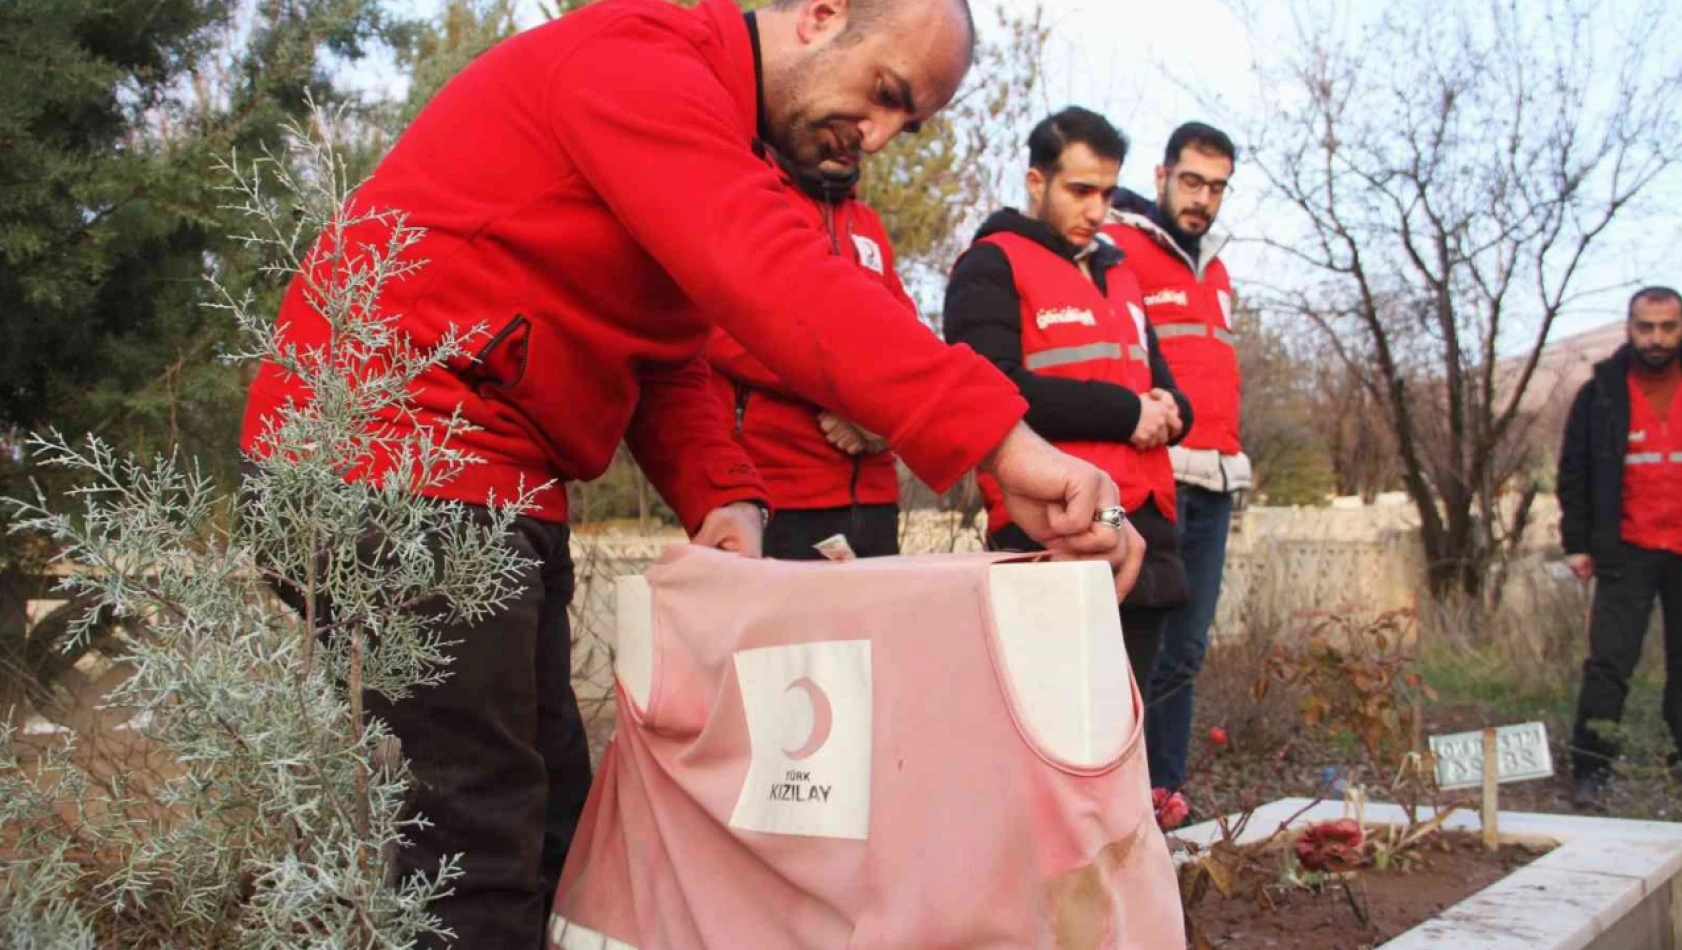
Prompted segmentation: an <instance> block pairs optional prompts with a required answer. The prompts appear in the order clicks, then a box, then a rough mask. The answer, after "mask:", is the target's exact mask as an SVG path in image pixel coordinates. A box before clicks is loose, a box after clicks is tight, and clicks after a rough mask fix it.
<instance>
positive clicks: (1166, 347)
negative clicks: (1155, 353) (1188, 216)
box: [1103, 224, 1243, 455]
mask: <svg viewBox="0 0 1682 950" xmlns="http://www.w3.org/2000/svg"><path fill="white" fill-rule="evenodd" d="M1103 233H1104V234H1105V235H1107V236H1109V238H1110V239H1111V240H1113V241H1115V243H1116V246H1117V247H1119V248H1121V250H1122V253H1123V254H1124V255H1126V258H1125V260H1124V261H1123V262H1122V266H1123V267H1125V268H1126V269H1127V270H1128V272H1130V273H1131V274H1132V275H1133V276H1134V277H1135V278H1136V279H1137V280H1138V282H1139V290H1140V291H1141V293H1142V295H1143V298H1144V304H1145V314H1146V315H1147V316H1148V317H1149V318H1150V322H1151V326H1153V327H1155V328H1156V341H1157V343H1158V345H1160V346H1161V347H1162V357H1163V359H1165V360H1167V361H1168V368H1169V369H1171V370H1173V371H1174V382H1175V383H1176V384H1177V385H1178V386H1179V389H1180V391H1181V392H1183V393H1185V394H1186V399H1187V400H1189V401H1190V402H1191V408H1192V412H1194V413H1195V414H1196V416H1197V425H1195V426H1192V429H1191V432H1190V433H1188V434H1187V435H1186V440H1185V441H1184V442H1182V443H1181V445H1183V446H1185V447H1186V448H1188V449H1214V450H1216V451H1218V452H1222V453H1224V454H1227V455H1236V454H1238V453H1239V452H1241V451H1243V447H1242V446H1241V445H1240V443H1239V440H1238V420H1239V409H1238V406H1239V395H1240V392H1241V391H1242V388H1243V383H1242V380H1241V379H1240V377H1239V373H1238V350H1237V349H1236V348H1235V343H1236V341H1235V338H1234V336H1233V333H1232V281H1231V280H1230V279H1229V278H1228V277H1227V273H1226V265H1225V264H1223V263H1221V261H1220V259H1218V258H1217V259H1216V260H1214V261H1211V262H1210V264H1209V267H1208V268H1207V269H1206V270H1205V271H1204V272H1203V278H1202V279H1201V280H1199V279H1198V277H1197V274H1196V273H1195V272H1194V271H1193V269H1192V267H1191V265H1190V264H1188V263H1187V262H1186V259H1185V257H1184V256H1182V255H1181V254H1180V253H1179V252H1177V251H1174V250H1170V249H1168V248H1166V247H1163V246H1162V244H1161V242H1159V241H1158V240H1157V238H1156V236H1155V235H1153V234H1151V233H1150V232H1148V231H1145V230H1143V229H1141V228H1137V227H1133V226H1131V225H1126V224H1110V225H1106V226H1105V227H1104V229H1103Z"/></svg>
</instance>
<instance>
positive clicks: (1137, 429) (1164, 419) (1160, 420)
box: [1130, 390, 1180, 451]
mask: <svg viewBox="0 0 1682 950" xmlns="http://www.w3.org/2000/svg"><path fill="white" fill-rule="evenodd" d="M1155 392H1156V391H1155V390H1152V391H1151V392H1148V393H1145V394H1144V395H1143V396H1140V397H1139V422H1138V424H1137V425H1135V426H1134V427H1133V438H1132V439H1131V440H1130V441H1132V443H1133V447H1134V448H1136V449H1138V450H1140V451H1145V450H1147V449H1154V448H1156V447H1157V446H1159V445H1162V444H1164V443H1166V442H1167V441H1168V437H1169V432H1168V413H1169V411H1170V410H1172V411H1173V413H1174V415H1175V416H1176V417H1177V416H1179V414H1180V413H1179V408H1178V407H1176V406H1175V405H1174V400H1172V399H1169V400H1168V405H1167V406H1166V407H1165V406H1163V404H1162V400H1160V399H1158V398H1156V395H1155Z"/></svg>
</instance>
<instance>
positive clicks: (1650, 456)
mask: <svg viewBox="0 0 1682 950" xmlns="http://www.w3.org/2000/svg"><path fill="white" fill-rule="evenodd" d="M1678 454H1682V453H1678ZM1663 461H1664V453H1663V452H1631V453H1629V454H1628V455H1626V456H1624V464H1625V465H1658V464H1659V463H1660V462H1663Z"/></svg>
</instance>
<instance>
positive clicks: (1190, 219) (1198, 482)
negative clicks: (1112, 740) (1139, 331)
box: [1104, 122, 1250, 789]
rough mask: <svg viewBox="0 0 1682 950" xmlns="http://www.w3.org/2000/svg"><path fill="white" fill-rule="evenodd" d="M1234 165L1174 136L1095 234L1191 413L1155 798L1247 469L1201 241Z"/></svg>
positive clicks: (1213, 134)
mask: <svg viewBox="0 0 1682 950" xmlns="http://www.w3.org/2000/svg"><path fill="white" fill-rule="evenodd" d="M1237 158H1238V150H1237V148H1235V147H1234V146H1233V144H1232V139H1231V138H1229V137H1228V136H1227V135H1226V133H1224V132H1222V131H1221V130H1219V129H1217V128H1214V127H1213V126H1209V125H1204V124H1203V123H1201V122H1188V123H1186V124H1185V125H1182V126H1180V127H1179V128H1177V129H1175V130H1174V134H1173V135H1171V136H1169V138H1168V148H1167V149H1166V151H1165V154H1164V155H1163V160H1162V164H1161V165H1159V166H1158V167H1157V169H1156V201H1155V202H1154V203H1153V202H1151V201H1150V200H1149V199H1147V198H1145V197H1144V196H1142V195H1139V194H1136V193H1134V192H1131V191H1126V190H1122V191H1118V192H1117V193H1116V196H1115V198H1114V200H1113V201H1112V203H1111V208H1110V213H1109V223H1108V224H1107V225H1105V227H1104V233H1105V234H1106V235H1108V236H1109V237H1110V238H1111V240H1113V241H1115V243H1116V245H1117V246H1118V247H1120V248H1121V250H1122V253H1123V254H1124V255H1125V259H1124V262H1123V266H1124V267H1126V268H1127V269H1128V270H1129V271H1130V272H1131V273H1132V274H1133V276H1135V277H1136V278H1138V281H1139V285H1140V288H1141V289H1142V290H1143V292H1144V302H1145V313H1146V315H1147V316H1148V318H1149V319H1150V323H1151V326H1152V328H1154V329H1155V331H1156V337H1157V339H1158V340H1159V341H1160V342H1161V346H1162V355H1163V357H1164V358H1165V359H1166V360H1167V362H1168V366H1169V368H1170V369H1171V370H1172V371H1173V374H1174V379H1176V380H1177V381H1178V382H1179V385H1180V389H1181V391H1182V392H1184V393H1185V395H1186V397H1187V398H1188V399H1189V400H1190V401H1191V406H1192V410H1193V411H1194V412H1195V413H1196V414H1197V425H1196V426H1195V427H1194V428H1193V429H1192V430H1191V431H1190V432H1189V433H1187V435H1186V438H1185V440H1184V441H1183V442H1181V443H1180V444H1179V445H1175V446H1172V447H1170V448H1169V455H1170V457H1171V458H1172V461H1173V466H1174V480H1175V483H1176V485H1175V489H1176V490H1175V498H1176V507H1177V509H1178V511H1177V518H1176V522H1177V524H1178V525H1179V529H1180V556H1181V559H1182V560H1183V561H1184V563H1185V569H1186V574H1187V577H1188V579H1189V581H1190V584H1191V602H1190V603H1189V604H1187V605H1186V606H1184V607H1182V608H1180V609H1179V610H1177V611H1175V612H1174V613H1173V614H1172V615H1171V616H1170V617H1169V618H1168V620H1167V622H1166V623H1165V625H1164V627H1163V631H1162V646H1161V649H1160V652H1159V653H1158V654H1157V660H1156V665H1155V668H1154V669H1153V671H1152V674H1151V678H1150V683H1149V689H1148V691H1147V701H1148V703H1149V705H1148V707H1147V710H1146V713H1145V747H1146V750H1147V752H1148V754H1149V757H1150V769H1151V785H1152V786H1153V787H1158V788H1168V789H1177V788H1179V787H1180V785H1181V784H1183V783H1184V781H1185V773H1186V749H1187V746H1188V745H1189V744H1190V741H1191V717H1192V684H1193V682H1194V681H1195V680H1196V678H1197V673H1198V671H1199V670H1200V669H1202V666H1203V655H1204V653H1205V652H1207V650H1208V646H1209V626H1210V624H1211V623H1213V621H1214V619H1215V605H1216V603H1217V602H1218V601H1219V599H1220V593H1221V572H1222V570H1223V568H1224V567H1225V565H1226V542H1227V532H1228V529H1229V527H1230V525H1231V522H1232V511H1233V505H1234V501H1235V498H1236V496H1237V495H1238V493H1239V492H1242V491H1244V490H1246V489H1248V488H1249V487H1250V460H1249V458H1248V457H1246V456H1245V455H1244V450H1243V447H1242V446H1241V445H1240V444H1239V440H1238V415H1239V413H1238V405H1239V390H1240V381H1239V374H1238V353H1237V350H1236V349H1235V347H1234V337H1233V330H1232V282H1231V280H1229V279H1228V277H1227V272H1226V266H1225V265H1224V264H1222V263H1221V261H1220V257H1219V255H1220V252H1221V248H1222V246H1224V245H1225V244H1226V240H1227V238H1226V235H1224V234H1215V233H1212V232H1211V231H1210V227H1211V225H1213V224H1214V223H1215V216H1216V215H1218V214H1219V213H1220V210H1221V202H1222V200H1223V199H1224V198H1225V197H1226V192H1227V188H1228V182H1229V180H1230V179H1231V178H1232V172H1233V167H1234V165H1235V163H1236V162H1237Z"/></svg>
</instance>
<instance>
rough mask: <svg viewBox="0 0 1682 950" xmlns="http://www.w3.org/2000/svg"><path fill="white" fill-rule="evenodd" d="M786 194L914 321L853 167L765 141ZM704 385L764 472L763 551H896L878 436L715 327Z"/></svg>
mask: <svg viewBox="0 0 1682 950" xmlns="http://www.w3.org/2000/svg"><path fill="white" fill-rule="evenodd" d="M766 151H767V156H766V159H767V161H769V162H771V163H772V164H773V165H775V166H776V168H777V171H778V172H779V175H780V178H781V180H782V182H783V186H784V188H785V189H786V190H787V192H788V196H789V200H790V201H792V202H793V203H794V206H795V207H796V208H799V209H800V211H801V212H802V213H803V214H804V215H805V216H806V217H807V218H808V219H809V220H810V221H811V223H812V225H813V226H814V227H818V228H822V229H823V233H824V235H825V236H826V238H827V239H828V241H829V249H830V253H832V254H834V255H836V256H838V257H841V258H844V259H846V260H850V261H852V262H853V263H855V264H857V265H858V267H859V270H860V272H862V273H865V274H868V275H870V276H871V277H872V278H873V279H875V280H877V281H880V282H881V284H882V286H883V287H886V288H887V289H888V292H889V293H891V294H893V295H894V299H896V300H898V301H900V303H901V304H903V306H904V310H905V319H906V320H909V321H913V322H915V321H916V319H917V306H916V304H914V303H912V301H911V298H910V296H908V295H907V294H906V292H905V287H904V285H902V284H901V283H900V280H899V274H898V273H897V272H896V271H895V269H894V252H893V245H892V244H890V243H889V241H888V232H887V229H886V228H884V227H883V226H882V219H881V218H879V217H877V215H876V212H875V211H874V210H872V209H871V207H870V206H869V205H868V204H865V203H864V201H862V200H860V199H859V197H858V195H857V194H856V191H857V186H858V178H859V174H858V168H857V166H851V167H847V166H840V165H837V164H835V163H832V162H825V163H823V164H822V165H820V166H818V167H817V168H815V169H811V168H808V169H803V168H800V167H798V166H796V165H794V164H793V163H792V162H789V161H788V160H786V159H783V158H782V157H781V156H778V155H776V154H775V153H772V152H770V151H769V149H768V148H767V149H766ZM707 360H708V361H709V362H710V363H711V364H712V369H713V389H714V390H715V391H716V392H717V393H718V396H719V401H720V404H721V405H723V406H724V408H725V412H726V413H727V414H729V415H730V416H731V417H732V418H733V419H734V431H735V435H736V441H737V442H739V443H741V446H742V449H743V451H745V452H747V454H748V458H750V459H752V460H753V464H754V467H755V468H757V469H758V470H759V474H760V475H761V477H763V478H764V479H765V487H766V490H767V491H769V492H770V496H771V506H772V508H773V509H774V513H773V514H772V515H771V521H770V523H769V524H767V525H766V526H765V545H764V546H765V556H766V557H774V558H783V559H787V560H806V561H810V560H819V559H822V558H825V557H832V558H846V557H885V556H887V555H891V554H898V553H899V466H898V464H896V462H895V459H894V454H893V452H892V451H891V450H889V448H888V446H887V443H886V442H885V441H884V440H883V439H882V438H881V437H880V436H877V435H875V434H873V433H871V432H868V431H866V430H864V429H861V428H859V427H858V426H855V425H853V424H852V423H850V422H848V421H847V420H845V419H842V418H841V417H840V416H837V415H835V414H834V413H832V412H829V411H827V410H825V409H824V408H823V407H822V406H819V405H817V404H816V403H814V402H811V401H810V400H807V399H803V398H801V397H800V396H799V395H797V394H796V393H794V392H793V391H792V390H790V389H789V388H788V386H787V385H786V384H784V383H783V381H782V380H780V379H778V378H777V377H776V375H775V374H774V373H772V372H771V371H770V370H768V369H766V368H765V364H764V363H761V362H760V361H759V360H757V359H755V358H754V356H753V354H751V353H749V352H748V351H747V348H746V347H744V346H742V344H741V343H740V342H738V341H737V340H736V338H735V337H732V336H731V335H730V334H728V333H726V332H724V330H722V329H718V330H714V331H713V335H712V340H711V341H710V342H709V343H708V344H707Z"/></svg>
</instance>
